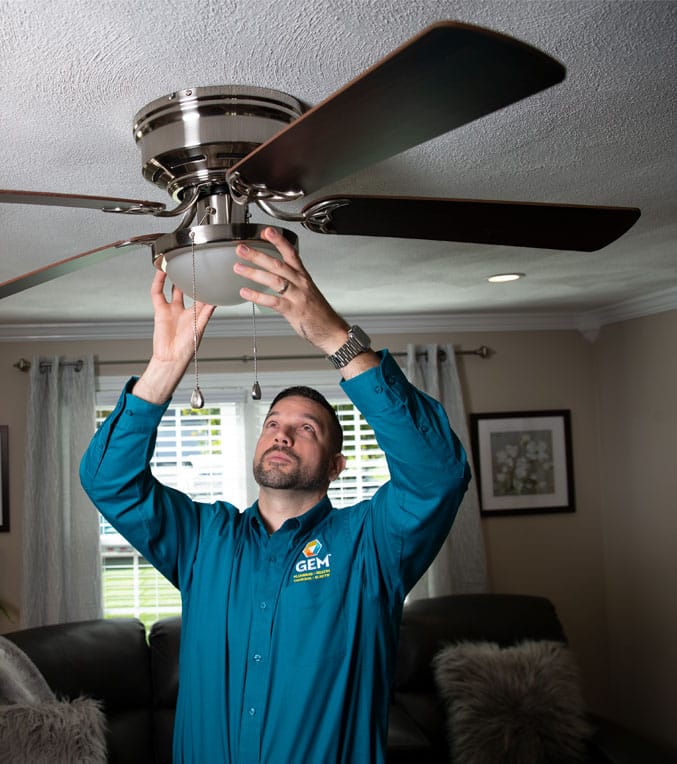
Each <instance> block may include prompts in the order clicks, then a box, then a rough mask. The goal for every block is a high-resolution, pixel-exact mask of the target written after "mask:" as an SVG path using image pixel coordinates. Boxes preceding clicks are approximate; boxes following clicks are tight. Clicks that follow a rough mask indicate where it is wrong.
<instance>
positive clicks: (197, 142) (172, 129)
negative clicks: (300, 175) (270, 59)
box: [134, 85, 306, 201]
mask: <svg viewBox="0 0 677 764" xmlns="http://www.w3.org/2000/svg"><path fill="white" fill-rule="evenodd" d="M305 110H306V109H305V107H304V105H303V104H302V103H301V102H300V101H299V100H298V99H296V98H293V97H292V96H290V95H287V94H286V93H281V92H279V91H277V90H270V89H268V88H258V87H247V86H236V85H224V86H220V87H199V88H188V89H186V90H180V91H177V92H176V93H171V94H169V95H167V96H164V97H163V98H158V99H156V100H154V101H152V102H151V103H149V104H148V105H147V106H144V108H143V109H141V110H140V111H139V112H138V113H137V114H136V116H135V117H134V138H135V140H136V143H137V145H138V147H139V148H140V150H141V169H142V173H143V176H144V178H146V180H148V181H150V182H151V183H154V184H155V185H156V186H159V187H160V188H162V189H164V190H166V191H167V192H168V193H169V195H170V196H171V197H172V198H173V199H175V200H177V201H180V200H182V199H183V198H184V195H185V193H186V192H187V191H189V190H192V189H194V188H196V187H202V188H208V187H210V186H211V187H213V188H216V189H220V190H223V189H227V188H228V171H229V170H230V169H231V168H232V167H233V166H234V165H235V164H237V163H238V162H239V161H240V160H241V159H242V158H243V157H246V156H247V155H248V154H250V153H251V152H252V151H253V150H254V149H256V148H258V147H259V146H260V145H261V144H262V143H265V142H266V141H267V140H268V139H270V138H272V137H273V136H275V135H276V134H277V133H279V132H280V131H281V130H282V129H283V128H284V127H286V126H287V125H289V124H290V123H291V122H293V121H294V120H295V119H297V118H298V117H300V116H301V115H302V114H303V112H304V111H305Z"/></svg>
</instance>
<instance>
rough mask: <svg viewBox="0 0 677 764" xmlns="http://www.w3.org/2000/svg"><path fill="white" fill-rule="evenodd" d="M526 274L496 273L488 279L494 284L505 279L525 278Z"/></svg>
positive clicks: (500, 282)
mask: <svg viewBox="0 0 677 764" xmlns="http://www.w3.org/2000/svg"><path fill="white" fill-rule="evenodd" d="M525 275H526V274H525V273H496V274H494V275H493V276H489V278H488V279H487V281H491V283H492V284H502V283H503V282H504V281H517V279H523V278H524V276H525Z"/></svg>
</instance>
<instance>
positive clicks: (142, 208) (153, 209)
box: [99, 202, 178, 217]
mask: <svg viewBox="0 0 677 764" xmlns="http://www.w3.org/2000/svg"><path fill="white" fill-rule="evenodd" d="M99 209H100V211H101V212H110V213H111V214H113V215H154V216H155V217H164V216H166V215H167V211H166V210H165V205H164V204H161V203H160V202H139V203H138V204H132V205H119V204H118V205H115V206H113V207H100V208H99ZM176 214H178V213H176Z"/></svg>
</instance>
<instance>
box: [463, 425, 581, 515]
mask: <svg viewBox="0 0 677 764" xmlns="http://www.w3.org/2000/svg"><path fill="white" fill-rule="evenodd" d="M470 426H471V439H472V449H473V458H474V461H475V470H476V473H477V474H476V476H475V479H476V481H477V486H478V492H479V496H480V507H481V510H480V511H481V513H482V514H483V515H526V514H536V513H541V512H573V511H574V510H575V499H574V475H573V461H572V453H571V416H570V412H569V411H567V410H563V411H509V412H504V413H497V414H471V415H470Z"/></svg>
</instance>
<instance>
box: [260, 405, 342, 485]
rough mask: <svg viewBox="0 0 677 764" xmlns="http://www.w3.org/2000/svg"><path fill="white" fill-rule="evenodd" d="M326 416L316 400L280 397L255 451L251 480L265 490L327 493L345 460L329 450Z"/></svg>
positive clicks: (328, 431)
mask: <svg viewBox="0 0 677 764" xmlns="http://www.w3.org/2000/svg"><path fill="white" fill-rule="evenodd" d="M330 426H331V425H330V419H329V413H328V412H327V411H325V410H324V408H323V407H322V406H321V405H320V404H319V403H316V402H315V401H312V400H309V399H308V398H303V397H299V396H289V397H287V398H282V399H281V400H279V401H278V402H277V403H276V404H275V407H274V409H272V410H271V411H269V412H268V415H267V417H266V421H265V422H264V423H263V429H262V430H261V435H260V436H259V440H258V443H257V444H256V450H255V452H254V478H255V479H256V482H257V483H258V484H259V485H260V486H264V487H266V488H287V489H293V490H310V491H317V490H326V489H327V486H328V485H329V483H330V482H331V481H332V480H334V479H335V478H336V477H338V475H339V473H340V472H341V470H342V469H343V466H344V464H345V461H344V459H343V457H342V456H341V455H340V454H336V453H334V452H333V450H332V448H331V437H330V434H331V429H330Z"/></svg>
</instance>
